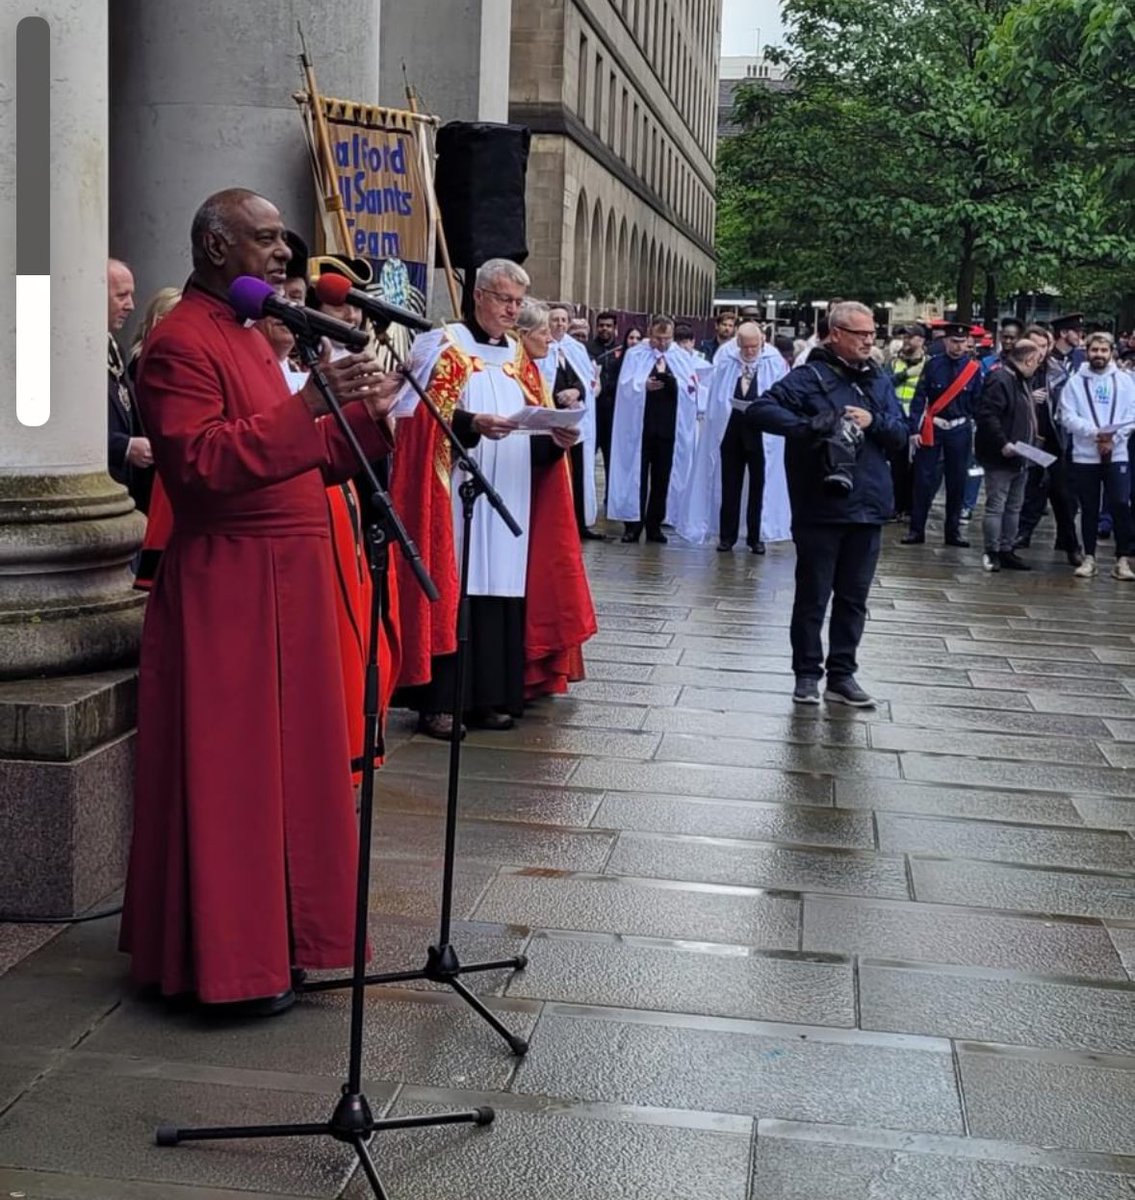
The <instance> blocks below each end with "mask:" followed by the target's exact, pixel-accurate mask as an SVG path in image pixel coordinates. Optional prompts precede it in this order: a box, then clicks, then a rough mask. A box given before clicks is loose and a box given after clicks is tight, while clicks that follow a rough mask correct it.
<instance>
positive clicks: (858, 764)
mask: <svg viewBox="0 0 1135 1200" xmlns="http://www.w3.org/2000/svg"><path fill="white" fill-rule="evenodd" d="M655 757H656V760H657V761H659V762H667V761H669V762H687V763H688V762H695V763H697V762H701V763H706V764H707V765H718V766H752V767H768V768H772V769H774V770H778V771H802V772H806V773H809V774H817V775H840V776H847V775H870V776H875V777H879V778H883V779H898V777H899V764H898V757H897V756H896V755H894V754H887V753H885V752H883V751H878V752H876V751H871V750H859V749H855V748H853V747H847V748H844V747H840V748H839V749H828V748H826V747H823V746H800V745H792V744H789V745H782V746H777V745H775V744H772V743H768V742H756V743H754V742H751V741H745V740H743V739H741V738H727V737H714V738H706V737H703V736H699V735H689V734H683V733H667V734H665V735H664V736H663V738H662V744H661V745H660V746H659V748H658V753H657V755H656V756H655Z"/></svg>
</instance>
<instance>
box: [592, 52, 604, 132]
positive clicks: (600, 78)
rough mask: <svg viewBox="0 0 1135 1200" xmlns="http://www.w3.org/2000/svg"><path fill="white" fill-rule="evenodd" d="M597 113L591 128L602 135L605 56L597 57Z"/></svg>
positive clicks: (594, 115)
mask: <svg viewBox="0 0 1135 1200" xmlns="http://www.w3.org/2000/svg"><path fill="white" fill-rule="evenodd" d="M592 96H593V100H594V104H595V112H594V113H593V114H592V120H591V128H592V129H594V130H595V132H596V133H599V134H601V130H602V125H603V55H602V54H596V55H595V87H594V89H593V92H592Z"/></svg>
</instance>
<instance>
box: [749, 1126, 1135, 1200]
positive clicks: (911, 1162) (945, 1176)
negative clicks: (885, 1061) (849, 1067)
mask: <svg viewBox="0 0 1135 1200" xmlns="http://www.w3.org/2000/svg"><path fill="white" fill-rule="evenodd" d="M757 1130H758V1132H757V1145H756V1152H755V1154H754V1162H753V1190H752V1192H751V1193H750V1200H1129V1197H1130V1195H1131V1192H1132V1190H1133V1189H1135V1162H1132V1161H1130V1160H1127V1161H1126V1162H1122V1161H1119V1160H1116V1159H1114V1158H1111V1157H1107V1156H1104V1155H1087V1154H1077V1155H1073V1154H1068V1153H1060V1152H1051V1151H1049V1152H1046V1151H1043V1150H1036V1149H1032V1148H1025V1147H1018V1146H1013V1145H1010V1144H1008V1143H1001V1142H993V1141H981V1140H978V1139H976V1138H946V1137H930V1136H927V1137H913V1138H912V1137H909V1136H906V1135H899V1134H893V1133H888V1132H886V1131H884V1130H854V1129H837V1128H835V1127H834V1126H827V1127H825V1126H822V1125H806V1124H801V1123H796V1122H791V1121H761V1122H760V1123H759V1125H758V1126H757Z"/></svg>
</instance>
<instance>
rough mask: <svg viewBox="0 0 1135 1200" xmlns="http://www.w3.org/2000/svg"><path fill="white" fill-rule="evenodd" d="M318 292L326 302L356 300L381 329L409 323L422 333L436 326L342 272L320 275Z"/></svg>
mask: <svg viewBox="0 0 1135 1200" xmlns="http://www.w3.org/2000/svg"><path fill="white" fill-rule="evenodd" d="M315 294H316V295H317V296H318V297H319V300H320V303H322V304H353V305H354V306H355V308H360V309H362V311H363V312H364V313H366V315H367V316H368V317H370V319H371V320H372V321H373V322H374V323H375V325H377V326H378V328H379V331H380V332H381V331H383V330H386V329H387V328H389V326H391V325H405V326H406V328H407V329H413V330H415V331H416V332H418V333H425V332H426V331H427V330H430V329H432V328H433V325H432V323H431V322H429V321H426V320H424V319H423V318H422V317H419V316H418V314H417V313H413V312H410V310H409V309H408V308H399V307H398V305H397V304H387V303H386V301H385V300H380V299H379V298H378V297H377V296H372V295H371V294H370V292H364V291H362V290H361V289H360V288H355V287H351V281H350V280H349V279H347V278H345V277H344V276H342V275H332V274H328V275H320V277H319V278H318V279H317V280H316V281H315Z"/></svg>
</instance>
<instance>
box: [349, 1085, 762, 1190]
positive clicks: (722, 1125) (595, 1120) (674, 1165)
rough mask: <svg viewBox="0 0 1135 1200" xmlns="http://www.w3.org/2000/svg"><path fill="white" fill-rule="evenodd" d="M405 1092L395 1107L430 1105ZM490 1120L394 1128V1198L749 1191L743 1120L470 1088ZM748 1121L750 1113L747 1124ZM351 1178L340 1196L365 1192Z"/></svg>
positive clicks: (386, 1172)
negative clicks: (644, 1115) (673, 1116)
mask: <svg viewBox="0 0 1135 1200" xmlns="http://www.w3.org/2000/svg"><path fill="white" fill-rule="evenodd" d="M426 1095H428V1093H423V1092H422V1091H421V1090H420V1089H414V1090H412V1091H409V1094H408V1096H407V1097H406V1098H405V1099H400V1100H399V1102H398V1104H397V1105H396V1106H395V1108H394V1110H393V1111H394V1114H395V1115H401V1114H402V1113H404V1112H415V1113H417V1112H427V1113H428V1112H430V1111H433V1110H434V1109H440V1108H442V1107H444V1105H440V1104H436V1103H434V1104H429V1103H421V1102H420V1101H419V1100H418V1097H419V1096H426ZM462 1100H463V1103H464V1104H480V1103H485V1102H486V1101H487V1102H489V1103H492V1104H493V1105H494V1107H495V1108H496V1113H497V1115H496V1119H495V1120H494V1121H493V1123H492V1125H491V1126H489V1127H488V1128H486V1129H473V1130H470V1129H465V1128H462V1127H456V1128H451V1129H449V1130H441V1131H425V1132H421V1133H418V1132H407V1133H393V1134H390V1135H388V1136H387V1138H386V1139H385V1140H384V1142H383V1144H382V1156H381V1159H380V1166H381V1170H382V1172H383V1177H384V1182H385V1183H386V1184H387V1185H388V1188H389V1191H390V1194H391V1196H392V1197H398V1198H399V1200H409V1198H411V1197H421V1198H422V1200H427V1198H428V1200H473V1198H474V1197H482V1196H484V1197H492V1198H493V1200H535V1198H537V1197H539V1200H657V1198H658V1197H660V1196H666V1195H671V1196H697V1197H698V1200H746V1193H747V1190H748V1189H747V1186H746V1175H747V1172H748V1165H749V1151H750V1143H751V1140H752V1136H751V1133H750V1132H749V1130H748V1128H747V1127H746V1128H734V1127H733V1124H732V1123H726V1122H723V1121H719V1122H717V1123H716V1125H709V1124H706V1125H704V1126H703V1127H700V1128H685V1127H682V1126H680V1125H674V1124H663V1123H661V1122H658V1121H654V1122H650V1123H648V1122H647V1121H645V1120H633V1121H628V1120H627V1119H626V1115H625V1114H615V1113H613V1112H612V1113H611V1114H609V1115H607V1116H606V1117H604V1116H602V1115H600V1114H599V1112H597V1111H596V1110H598V1109H599V1107H600V1106H575V1107H572V1108H568V1109H566V1110H563V1111H552V1112H539V1111H536V1112H529V1111H525V1109H524V1108H523V1107H521V1106H520V1105H517V1104H516V1102H515V1101H514V1100H513V1099H512V1098H511V1097H507V1096H505V1097H501V1096H481V1095H473V1096H467V1097H462ZM745 1125H746V1126H747V1125H748V1122H746V1123H745ZM372 1195H373V1193H372V1192H371V1191H370V1189H369V1188H368V1187H365V1186H364V1185H363V1182H362V1180H361V1179H358V1178H356V1180H355V1181H354V1182H353V1183H352V1185H351V1187H350V1188H348V1190H347V1192H346V1194H345V1197H344V1200H370V1197H371V1196H372Z"/></svg>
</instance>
